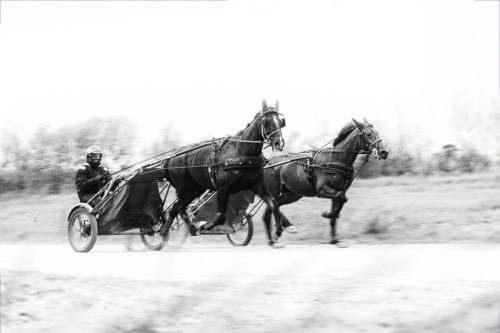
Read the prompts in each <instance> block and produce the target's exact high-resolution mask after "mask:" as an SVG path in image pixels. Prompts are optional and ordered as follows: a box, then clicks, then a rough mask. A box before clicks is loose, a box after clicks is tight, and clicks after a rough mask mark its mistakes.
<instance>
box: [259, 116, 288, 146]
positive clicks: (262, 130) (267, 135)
mask: <svg viewBox="0 0 500 333" xmlns="http://www.w3.org/2000/svg"><path fill="white" fill-rule="evenodd" d="M270 113H276V114H277V115H278V116H283V114H281V113H279V112H278V111H276V110H274V109H273V108H272V107H270V108H269V110H268V111H266V112H262V117H261V119H262V120H263V119H264V117H265V116H266V115H267V114H270ZM281 119H284V118H281ZM280 121H281V120H280ZM280 125H281V124H280ZM278 132H279V133H281V126H278V129H277V130H274V131H272V132H271V133H266V131H265V128H264V121H262V122H261V123H260V134H261V135H262V138H264V142H266V143H270V142H271V137H272V136H273V135H274V134H276V133H278Z"/></svg>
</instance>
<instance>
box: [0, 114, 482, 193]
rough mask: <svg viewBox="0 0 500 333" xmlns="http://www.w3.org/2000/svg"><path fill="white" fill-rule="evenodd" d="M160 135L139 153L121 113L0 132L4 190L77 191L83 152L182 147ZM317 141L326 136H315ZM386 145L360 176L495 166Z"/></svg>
mask: <svg viewBox="0 0 500 333" xmlns="http://www.w3.org/2000/svg"><path fill="white" fill-rule="evenodd" d="M161 134H162V137H161V138H160V140H159V141H157V142H152V143H151V144H150V145H149V146H146V147H143V148H142V150H141V151H137V149H138V147H137V144H136V128H135V126H134V123H133V122H132V121H130V120H127V119H124V118H117V117H114V118H95V119H91V120H88V121H85V122H83V123H80V124H76V125H71V126H65V127H62V128H58V129H54V130H48V129H47V128H45V127H42V128H40V129H39V130H38V131H37V132H36V133H35V134H34V136H33V137H32V139H31V140H30V141H29V142H28V143H27V144H26V143H24V144H22V143H21V141H20V139H19V137H18V136H17V135H16V133H13V132H3V133H1V134H0V139H1V141H0V153H1V155H0V194H1V193H5V192H13V191H28V192H33V193H49V194H53V193H59V192H61V191H62V190H68V191H70V190H74V177H75V172H76V170H77V169H78V168H79V167H81V166H82V165H83V164H84V163H85V162H86V158H85V151H86V149H87V147H89V146H91V145H99V146H101V147H102V148H103V149H104V150H105V156H104V158H103V165H105V166H106V167H108V168H109V169H110V171H112V172H113V171H118V170H119V169H121V168H123V167H125V166H126V165H130V164H133V163H135V162H138V161H141V160H143V159H145V158H148V157H151V156H154V155H156V154H159V153H162V152H166V151H169V150H171V149H174V148H177V147H179V146H181V144H180V142H179V139H178V138H179V135H178V133H177V132H176V131H174V130H172V128H168V127H167V128H166V129H165V130H164V131H161ZM317 134H318V133H317ZM318 135H319V134H318ZM320 137H321V135H319V136H318V138H320ZM299 138H300V133H292V134H291V135H290V136H289V139H288V140H287V150H290V151H300V150H304V148H305V149H309V148H311V146H308V145H307V144H306V142H307V141H306V140H305V138H300V139H299ZM317 141H319V142H321V141H324V140H323V139H321V140H320V139H318V140H316V139H314V140H312V142H317ZM388 148H389V149H390V154H389V158H388V159H387V160H384V161H377V160H375V158H373V157H371V158H370V159H369V161H368V163H367V164H366V165H365V166H364V167H363V168H362V170H361V172H360V177H365V178H366V177H378V176H398V175H405V174H408V175H431V174H453V173H463V172H468V173H470V172H477V171H483V170H486V169H488V168H489V167H490V165H491V164H492V161H491V159H490V158H489V156H486V155H484V154H482V153H480V152H479V151H478V150H476V149H475V148H474V147H473V146H472V145H470V146H464V147H458V146H455V145H453V144H447V145H444V146H443V147H442V149H441V150H440V151H437V152H435V153H434V154H433V155H432V156H430V157H429V156H427V157H423V156H422V154H421V153H420V152H419V151H418V150H417V151H416V152H411V151H410V150H408V149H407V148H406V147H405V145H404V144H403V143H400V144H392V145H389V146H388ZM355 167H359V165H355Z"/></svg>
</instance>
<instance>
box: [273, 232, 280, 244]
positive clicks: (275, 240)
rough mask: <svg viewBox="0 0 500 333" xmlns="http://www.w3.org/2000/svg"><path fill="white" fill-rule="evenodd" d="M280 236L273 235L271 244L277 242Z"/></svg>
mask: <svg viewBox="0 0 500 333" xmlns="http://www.w3.org/2000/svg"><path fill="white" fill-rule="evenodd" d="M280 238H281V235H279V236H278V235H277V234H273V242H279V240H280Z"/></svg>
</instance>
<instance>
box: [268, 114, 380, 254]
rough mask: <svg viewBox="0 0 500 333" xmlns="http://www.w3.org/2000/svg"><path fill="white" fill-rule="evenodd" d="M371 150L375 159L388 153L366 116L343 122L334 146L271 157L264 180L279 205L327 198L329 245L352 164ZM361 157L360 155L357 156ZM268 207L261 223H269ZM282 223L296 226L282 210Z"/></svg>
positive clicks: (352, 177)
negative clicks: (306, 199)
mask: <svg viewBox="0 0 500 333" xmlns="http://www.w3.org/2000/svg"><path fill="white" fill-rule="evenodd" d="M363 151H366V152H367V157H366V158H365V162H366V160H367V159H368V155H369V154H371V153H372V152H373V153H374V154H375V157H376V158H377V159H386V158H387V156H388V154H389V153H388V152H387V151H386V150H385V149H384V146H383V143H382V140H381V139H380V137H379V134H378V132H377V131H376V130H375V129H374V128H373V125H371V124H370V123H368V121H367V120H366V119H365V122H364V123H361V122H359V121H357V120H355V119H352V122H349V123H348V124H346V125H345V126H344V127H343V128H342V129H341V131H340V133H339V135H338V136H337V137H336V138H335V139H334V140H333V147H331V148H330V147H329V148H320V149H314V150H310V151H306V152H303V153H295V154H286V155H283V156H277V157H274V158H271V160H270V161H269V164H270V165H269V166H267V167H266V168H265V171H264V181H265V183H266V186H267V188H268V190H269V192H270V193H271V195H272V196H273V197H274V198H275V199H276V200H277V202H278V206H282V205H287V204H289V203H292V202H295V201H297V200H299V199H300V198H302V197H318V198H330V199H331V210H330V211H329V212H324V213H323V214H322V216H323V217H325V218H328V219H330V226H331V241H330V243H331V244H337V243H338V242H339V240H338V239H337V235H336V222H337V218H338V217H339V214H340V211H341V210H342V207H343V206H344V203H345V202H346V201H347V198H346V196H345V192H346V191H347V189H348V188H349V187H350V185H351V182H352V180H353V179H354V174H355V170H354V168H353V164H354V162H355V160H356V158H357V157H358V154H359V153H361V152H363ZM360 157H361V156H360ZM270 215H271V207H269V206H267V207H266V210H265V212H264V215H263V219H264V222H265V223H266V224H268V223H270V222H269V221H270ZM281 218H282V221H281V222H282V226H283V227H285V228H287V229H288V228H290V227H291V228H295V227H294V226H293V224H292V223H291V222H290V221H289V220H288V219H287V218H286V217H285V215H283V214H282V213H281Z"/></svg>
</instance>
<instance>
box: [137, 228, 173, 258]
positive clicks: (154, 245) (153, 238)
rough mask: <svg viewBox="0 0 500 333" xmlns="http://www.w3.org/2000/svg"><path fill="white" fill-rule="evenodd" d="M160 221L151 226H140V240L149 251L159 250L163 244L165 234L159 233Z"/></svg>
mask: <svg viewBox="0 0 500 333" xmlns="http://www.w3.org/2000/svg"><path fill="white" fill-rule="evenodd" d="M160 228H161V223H157V224H155V225H154V226H153V227H152V228H141V229H140V230H141V240H142V243H143V244H144V246H145V247H146V248H147V249H148V250H151V251H159V250H161V249H162V248H163V246H164V245H165V242H166V241H167V236H165V237H162V236H161V235H160Z"/></svg>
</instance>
